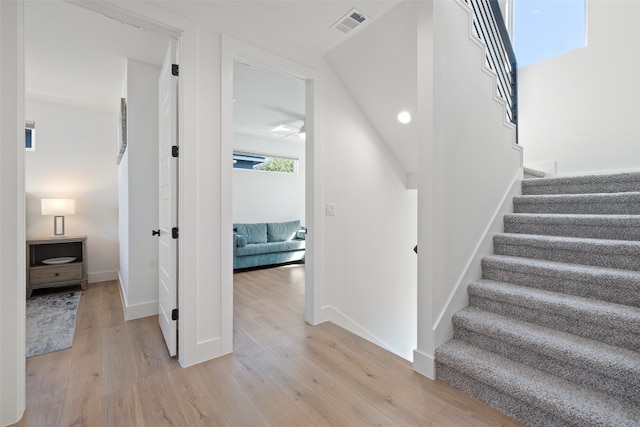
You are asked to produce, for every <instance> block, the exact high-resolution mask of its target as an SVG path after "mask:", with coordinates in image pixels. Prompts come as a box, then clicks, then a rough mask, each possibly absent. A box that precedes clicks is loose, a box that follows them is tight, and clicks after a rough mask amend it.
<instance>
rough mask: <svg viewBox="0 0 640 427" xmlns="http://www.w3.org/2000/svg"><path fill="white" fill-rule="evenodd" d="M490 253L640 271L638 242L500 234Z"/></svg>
mask: <svg viewBox="0 0 640 427" xmlns="http://www.w3.org/2000/svg"><path fill="white" fill-rule="evenodd" d="M493 249H494V253H495V254H496V255H510V256H517V257H522V258H533V259H545V260H548V261H557V262H566V263H572V264H583V265H594V266H600V267H606V268H619V269H626V270H636V271H638V270H640V242H637V241H622V240H603V239H585V238H577V237H560V236H538V235H533V234H509V233H499V234H495V235H494V236H493Z"/></svg>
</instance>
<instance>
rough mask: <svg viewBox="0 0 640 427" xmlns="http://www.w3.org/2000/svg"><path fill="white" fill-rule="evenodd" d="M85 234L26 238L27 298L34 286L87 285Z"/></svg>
mask: <svg viewBox="0 0 640 427" xmlns="http://www.w3.org/2000/svg"><path fill="white" fill-rule="evenodd" d="M86 260H87V236H66V237H43V238H38V239H30V240H27V298H29V297H30V296H31V292H33V290H34V289H39V288H53V287H59V286H68V285H74V284H79V285H81V286H82V289H86V288H87V261H86Z"/></svg>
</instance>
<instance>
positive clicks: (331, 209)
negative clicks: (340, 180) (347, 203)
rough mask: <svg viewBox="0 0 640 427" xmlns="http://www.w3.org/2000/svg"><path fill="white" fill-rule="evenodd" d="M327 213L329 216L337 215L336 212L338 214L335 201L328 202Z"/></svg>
mask: <svg viewBox="0 0 640 427" xmlns="http://www.w3.org/2000/svg"><path fill="white" fill-rule="evenodd" d="M326 213H327V216H335V214H336V204H335V203H327V206H326Z"/></svg>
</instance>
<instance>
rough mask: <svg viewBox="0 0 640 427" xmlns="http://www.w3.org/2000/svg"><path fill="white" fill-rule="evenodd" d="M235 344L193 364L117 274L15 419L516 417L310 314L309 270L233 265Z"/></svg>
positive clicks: (35, 377) (478, 420) (222, 421)
mask: <svg viewBox="0 0 640 427" xmlns="http://www.w3.org/2000/svg"><path fill="white" fill-rule="evenodd" d="M234 279H235V284H234V309H235V311H234V313H235V314H234V320H235V327H234V353H233V354H232V355H227V356H224V357H221V358H218V359H216V360H212V361H209V362H206V363H202V364H200V365H197V366H193V367H190V368H186V369H184V368H181V367H180V366H179V364H178V362H177V361H176V360H175V359H171V358H170V357H168V355H167V351H166V349H165V347H164V343H163V341H162V336H161V333H160V329H159V327H158V324H157V318H156V317H149V318H145V319H139V320H132V321H129V322H125V321H124V320H123V313H122V307H121V304H120V296H119V290H118V286H117V283H116V282H104V283H100V284H91V285H89V287H88V289H87V290H86V291H85V292H84V293H83V295H82V298H81V302H80V308H79V311H78V323H77V330H76V335H75V340H74V344H73V347H72V348H71V349H68V350H63V351H59V352H55V353H50V354H46V355H42V356H37V357H33V358H30V359H27V383H26V387H27V410H26V412H25V415H24V417H23V419H22V420H21V421H20V422H19V423H18V424H17V425H18V426H38V427H40V426H92V427H95V426H118V427H119V426H149V427H156V426H218V425H219V426H420V425H423V426H519V425H520V424H518V423H517V422H515V421H513V420H511V419H510V418H508V417H506V416H505V415H502V414H500V413H499V412H496V411H494V410H493V409H491V408H489V407H487V406H485V405H483V404H482V403H480V402H478V401H476V400H474V399H472V398H470V397H468V396H466V395H464V394H463V393H461V392H458V391H457V390H455V389H453V388H451V387H449V386H447V385H446V384H443V383H440V382H438V381H431V380H429V379H427V378H424V377H422V376H421V375H419V374H416V373H414V372H413V371H412V369H411V365H410V363H408V362H407V361H405V360H403V359H401V358H399V357H397V356H395V355H393V354H391V353H389V352H387V351H385V350H382V349H380V348H378V347H376V346H374V345H373V344H371V343H369V342H367V341H365V340H363V339H361V338H359V337H357V336H355V335H353V334H351V333H349V332H347V331H345V330H343V329H341V328H340V327H338V326H336V325H333V324H331V323H325V324H321V325H318V326H310V325H307V324H305V323H304V320H303V304H304V268H303V267H302V266H299V265H297V266H287V267H282V268H274V269H267V270H259V271H251V272H244V273H237V274H235V275H234Z"/></svg>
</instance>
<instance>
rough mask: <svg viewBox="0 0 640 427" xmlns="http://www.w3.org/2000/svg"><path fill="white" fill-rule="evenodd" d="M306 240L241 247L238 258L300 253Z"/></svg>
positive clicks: (238, 250)
mask: <svg viewBox="0 0 640 427" xmlns="http://www.w3.org/2000/svg"><path fill="white" fill-rule="evenodd" d="M304 244H305V241H304V240H289V241H286V242H271V243H257V244H253V245H247V246H243V247H241V248H240V247H239V248H238V249H237V251H236V255H237V256H246V255H260V254H268V253H274V252H288V251H299V250H303V249H304Z"/></svg>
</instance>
